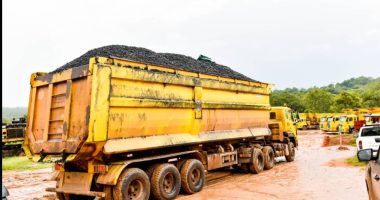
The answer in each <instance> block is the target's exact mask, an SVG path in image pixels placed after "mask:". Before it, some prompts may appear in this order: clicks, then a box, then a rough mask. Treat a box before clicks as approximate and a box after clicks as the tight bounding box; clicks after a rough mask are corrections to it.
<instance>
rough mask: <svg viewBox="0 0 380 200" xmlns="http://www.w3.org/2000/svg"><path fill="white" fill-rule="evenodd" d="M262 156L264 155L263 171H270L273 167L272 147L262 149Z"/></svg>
mask: <svg viewBox="0 0 380 200" xmlns="http://www.w3.org/2000/svg"><path fill="white" fill-rule="evenodd" d="M263 155H264V169H265V170H269V169H272V168H273V166H274V151H273V149H272V147H270V146H265V147H264V148H263Z"/></svg>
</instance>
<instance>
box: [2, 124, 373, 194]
mask: <svg viewBox="0 0 380 200" xmlns="http://www.w3.org/2000/svg"><path fill="white" fill-rule="evenodd" d="M323 136H324V135H323V134H322V133H321V132H319V131H301V132H300V133H299V144H300V145H299V148H298V150H297V151H296V158H295V161H294V162H291V163H288V162H286V161H285V158H279V159H276V161H277V163H276V165H275V167H274V168H273V169H271V170H268V171H264V172H262V173H260V174H257V175H255V174H244V173H238V172H236V171H234V170H229V169H228V170H219V171H213V172H211V173H208V175H207V183H206V186H205V187H204V189H203V190H202V191H201V192H199V193H197V194H193V195H185V194H181V195H180V196H179V197H178V199H180V200H193V199H194V200H195V199H197V200H198V199H201V200H202V199H208V200H209V199H222V200H223V199H226V200H227V199H228V200H231V199H260V200H266V199H268V200H277V199H290V200H303V199H305V200H310V199H316V200H324V199H329V200H335V199H336V200H341V199H347V200H349V199H355V200H362V199H363V200H364V199H368V195H367V191H366V187H365V182H364V167H352V166H350V165H348V164H346V163H345V162H344V159H345V158H348V157H351V156H352V155H354V154H355V149H354V147H348V150H347V151H340V150H338V146H328V147H321V144H322V142H323ZM50 172H51V169H50V168H49V169H43V170H37V171H25V172H5V173H3V183H4V184H5V186H6V187H7V188H8V189H9V192H10V194H11V196H9V198H8V199H10V200H16V199H20V200H23V199H33V200H52V199H55V195H54V194H53V193H49V192H45V188H47V187H54V186H55V182H54V181H49V180H48V179H49V178H50Z"/></svg>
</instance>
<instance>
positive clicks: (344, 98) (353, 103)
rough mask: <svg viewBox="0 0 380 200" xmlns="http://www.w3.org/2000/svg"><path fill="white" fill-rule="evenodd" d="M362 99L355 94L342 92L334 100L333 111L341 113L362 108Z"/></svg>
mask: <svg viewBox="0 0 380 200" xmlns="http://www.w3.org/2000/svg"><path fill="white" fill-rule="evenodd" d="M361 106H362V99H361V98H360V97H359V96H358V95H357V94H355V93H348V92H341V93H339V94H338V95H337V96H336V97H335V100H334V105H333V107H332V110H334V111H335V112H339V111H341V110H342V109H345V108H360V107H361Z"/></svg>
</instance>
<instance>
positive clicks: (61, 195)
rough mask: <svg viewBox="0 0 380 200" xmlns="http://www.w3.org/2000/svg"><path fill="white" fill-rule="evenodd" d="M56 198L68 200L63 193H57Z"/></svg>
mask: <svg viewBox="0 0 380 200" xmlns="http://www.w3.org/2000/svg"><path fill="white" fill-rule="evenodd" d="M56 196H57V199H58V200H66V197H65V195H64V194H63V193H61V192H56Z"/></svg>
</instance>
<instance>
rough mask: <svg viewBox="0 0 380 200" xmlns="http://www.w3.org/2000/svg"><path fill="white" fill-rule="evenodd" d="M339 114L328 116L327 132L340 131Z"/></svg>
mask: <svg viewBox="0 0 380 200" xmlns="http://www.w3.org/2000/svg"><path fill="white" fill-rule="evenodd" d="M339 119H340V116H339V115H334V116H329V117H327V130H326V131H327V132H338V131H339V130H338V125H339Z"/></svg>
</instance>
